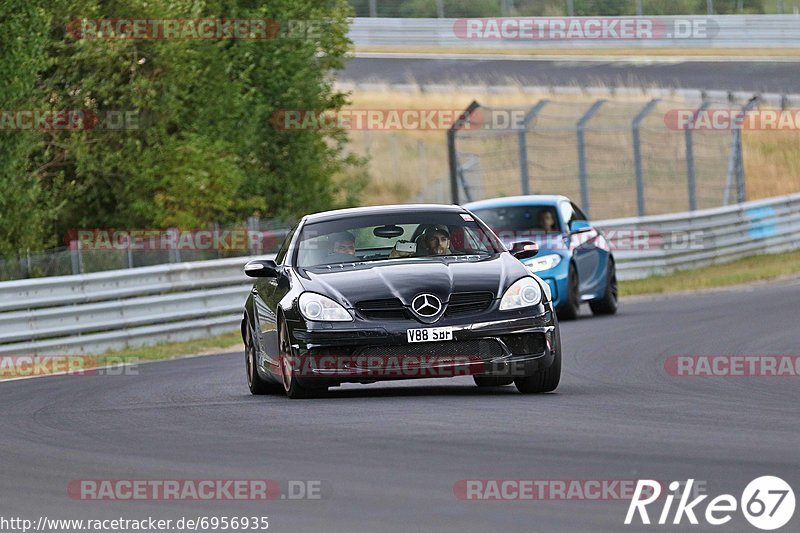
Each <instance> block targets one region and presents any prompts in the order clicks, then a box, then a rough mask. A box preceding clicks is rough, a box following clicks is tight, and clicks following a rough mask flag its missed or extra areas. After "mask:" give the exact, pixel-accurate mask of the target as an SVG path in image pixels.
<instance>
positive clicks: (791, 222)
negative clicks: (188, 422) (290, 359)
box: [0, 194, 800, 355]
mask: <svg viewBox="0 0 800 533" xmlns="http://www.w3.org/2000/svg"><path fill="white" fill-rule="evenodd" d="M596 225H597V226H598V227H599V228H601V229H602V230H603V231H604V232H605V233H606V235H607V236H608V237H609V240H610V241H611V242H612V243H617V249H615V250H614V255H615V257H616V260H617V271H618V277H619V278H620V279H621V280H629V279H640V278H645V277H648V276H652V275H658V274H668V273H670V272H674V271H676V270H681V269H688V268H696V267H700V266H705V265H709V264H714V263H723V262H726V261H732V260H735V259H738V258H741V257H745V256H748V255H754V254H762V253H777V252H783V251H788V250H793V249H798V248H800V194H793V195H789V196H783V197H778V198H770V199H767V200H758V201H753V202H746V203H743V204H736V205H731V206H726V207H719V208H714V209H706V210H699V211H693V212H687V213H677V214H669V215H656V216H648V217H637V218H623V219H615V220H603V221H598V222H596ZM621 235H622V236H623V237H621ZM623 239H625V240H628V241H629V242H630V243H631V246H623V247H620V246H619V243H620V242H621V240H623ZM264 257H271V256H264ZM249 259H250V258H248V257H241V258H240V257H237V258H231V259H219V260H214V261H198V262H192V263H180V264H169V265H160V266H154V267H144V268H134V269H126V270H115V271H108V272H100V273H95V274H85V275H78V276H60V277H53V278H40V279H30V280H18V281H9V282H4V283H0V354H4V355H8V354H19V355H22V354H26V355H28V354H76V353H77V354H81V353H101V352H103V351H106V350H110V349H118V348H122V347H125V346H136V345H147V344H154V343H157V342H166V341H180V340H188V339H193V338H199V337H204V336H209V335H214V334H217V333H223V332H227V331H234V330H236V329H237V328H238V327H239V323H240V321H241V318H242V306H243V304H244V301H245V299H246V298H247V294H248V291H249V288H250V286H251V285H252V283H251V280H250V279H249V278H247V277H246V276H245V275H244V272H243V270H242V267H243V266H244V264H245V263H246V262H247V261H248V260H249Z"/></svg>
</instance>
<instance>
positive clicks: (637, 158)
mask: <svg viewBox="0 0 800 533" xmlns="http://www.w3.org/2000/svg"><path fill="white" fill-rule="evenodd" d="M658 102H659V100H658V98H655V99H653V100H650V101H649V102H647V105H645V106H644V108H642V110H641V111H639V114H638V115H636V117H635V118H634V119H633V125H632V128H633V164H634V167H635V169H636V205H637V207H638V212H639V216H640V217H643V216H644V214H645V213H644V171H643V170H642V143H641V138H640V135H639V130H640V129H641V126H642V121H643V120H644V119H645V117H647V115H648V114H649V113H650V111H652V110H653V108H654V107H655V106H656V104H658Z"/></svg>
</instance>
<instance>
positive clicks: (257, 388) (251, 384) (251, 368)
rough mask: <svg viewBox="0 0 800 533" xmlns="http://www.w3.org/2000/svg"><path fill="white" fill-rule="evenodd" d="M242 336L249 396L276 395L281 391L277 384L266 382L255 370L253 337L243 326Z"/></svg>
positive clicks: (245, 326)
mask: <svg viewBox="0 0 800 533" xmlns="http://www.w3.org/2000/svg"><path fill="white" fill-rule="evenodd" d="M242 331H243V334H244V366H245V371H246V372H247V387H248V388H249V389H250V394H254V395H261V394H277V393H279V392H281V391H282V390H283V389H282V388H281V386H280V385H279V384H278V383H275V382H272V381H267V380H265V379H264V378H262V377H261V375H259V373H258V370H257V369H256V347H255V344H254V343H253V336H252V334H251V333H250V327H249V326H248V325H247V324H245V325H244V327H243V328H242Z"/></svg>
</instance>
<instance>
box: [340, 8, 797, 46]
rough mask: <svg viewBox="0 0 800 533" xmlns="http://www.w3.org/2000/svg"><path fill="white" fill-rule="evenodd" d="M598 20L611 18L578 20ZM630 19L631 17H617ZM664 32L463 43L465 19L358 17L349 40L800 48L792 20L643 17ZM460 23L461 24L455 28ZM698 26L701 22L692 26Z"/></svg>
mask: <svg viewBox="0 0 800 533" xmlns="http://www.w3.org/2000/svg"><path fill="white" fill-rule="evenodd" d="M576 18H577V19H578V20H599V19H601V18H613V17H576ZM620 18H625V19H630V18H631V17H620ZM646 18H649V19H651V20H654V21H655V20H657V21H658V26H662V25H663V27H665V28H667V34H669V36H670V37H666V36H661V35H660V34H654V35H653V38H646V39H525V38H520V39H514V38H509V39H494V38H492V39H482V38H466V37H465V35H462V33H463V31H462V30H457V29H456V27H457V26H456V25H457V24H459V26H458V27H459V28H461V25H463V24H464V19H455V18H449V19H444V18H442V19H421V18H369V17H356V18H354V19H353V23H352V25H351V26H350V31H349V33H348V37H349V38H350V40H351V41H353V44H355V45H356V46H358V47H368V46H388V47H397V46H412V47H424V48H437V47H441V48H476V49H480V48H483V49H486V48H512V49H525V48H531V49H535V48H577V49H581V48H587V49H588V48H591V49H597V48H607V49H608V48H643V49H647V48H685V49H691V48H742V45H743V43H746V44H747V46H748V47H750V48H786V47H793V48H796V47H800V24H798V19H799V18H800V17H798V16H796V15H712V16H702V15H693V16H681V17H646ZM459 21H461V22H459ZM686 21H689V24H690V25H692V24H701V27H702V28H704V32H703V33H701V34H699V35H701V37H686V38H675V37H676V36H677V35H676V34H678V33H680V28H683V27H685V26H686V24H687V22H686ZM694 21H700V22H694Z"/></svg>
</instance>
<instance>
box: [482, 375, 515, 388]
mask: <svg viewBox="0 0 800 533" xmlns="http://www.w3.org/2000/svg"><path fill="white" fill-rule="evenodd" d="M472 379H473V380H475V385H477V386H478V387H505V386H506V385H511V384H512V383H514V378H504V377H493V376H472Z"/></svg>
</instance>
